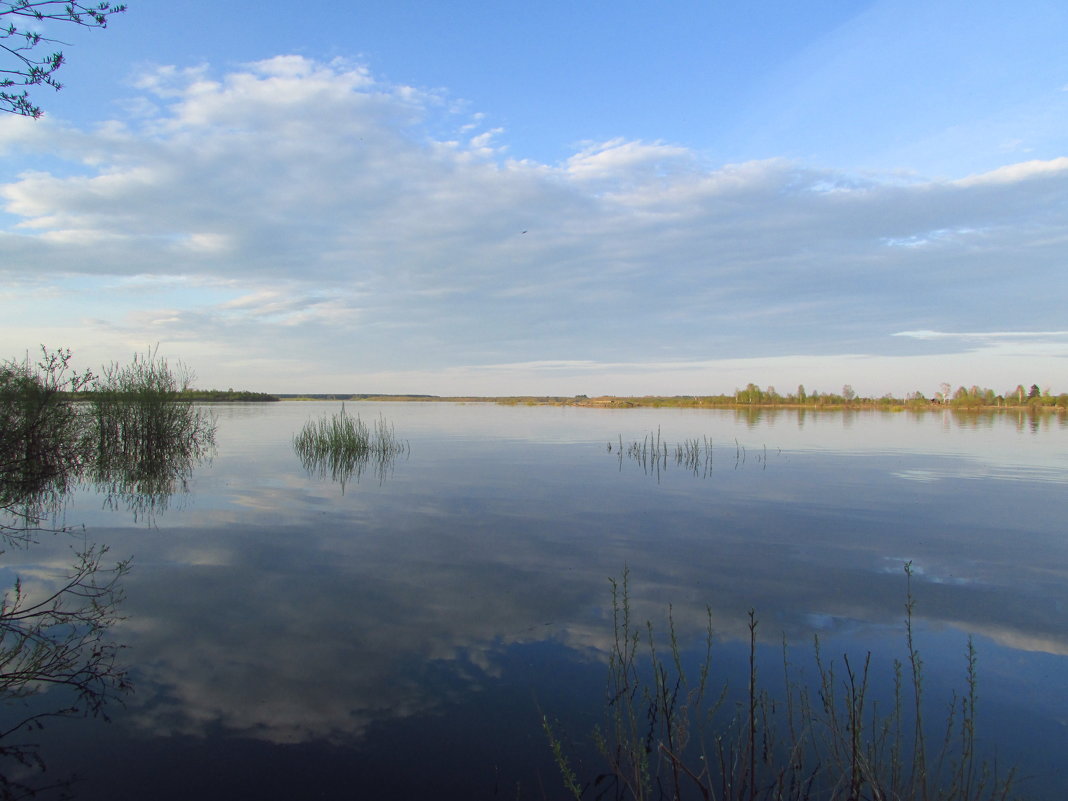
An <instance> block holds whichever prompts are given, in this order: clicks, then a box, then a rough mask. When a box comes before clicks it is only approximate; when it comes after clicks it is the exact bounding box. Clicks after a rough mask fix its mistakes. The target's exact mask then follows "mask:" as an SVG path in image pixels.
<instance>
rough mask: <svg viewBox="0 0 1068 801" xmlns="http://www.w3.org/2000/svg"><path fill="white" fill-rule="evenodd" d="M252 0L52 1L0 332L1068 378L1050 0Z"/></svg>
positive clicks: (375, 372)
mask: <svg viewBox="0 0 1068 801" xmlns="http://www.w3.org/2000/svg"><path fill="white" fill-rule="evenodd" d="M220 6H221V8H220ZM264 7H265V4H263V3H252V2H243V1H242V0H235V1H231V2H228V3H226V4H218V3H208V2H201V1H200V0H186V2H183V3H182V4H181V6H180V12H181V13H180V14H176V13H175V12H174V5H173V4H165V3H159V2H146V1H144V0H141V1H140V2H139V1H138V0H133V2H131V3H130V9H129V11H128V12H127V13H126V14H124V15H122V16H119V17H116V18H115V19H114V21H113V22H112V24H111V26H110V27H109V28H108V29H107V30H105V31H82V30H70V29H59V28H57V29H54V31H49V30H46V31H45V33H46V34H47V33H54V35H55V36H56V37H57V38H61V39H63V40H64V41H65V42H67V43H69V44H68V46H65V47H64V50H65V53H66V55H67V57H68V60H69V61H68V64H67V65H66V66H64V68H63V69H62V71H61V73H60V75H59V77H60V78H61V79H62V80H63V82H64V83H65V88H64V89H63V91H61V92H59V93H53V92H52V91H51V90H42V89H38V90H37V91H36V92H35V94H34V96H33V97H34V100H35V101H36V102H38V103H40V104H41V105H42V106H43V107H44V109H45V112H46V114H45V117H44V118H43V119H41V120H37V121H33V120H27V119H22V118H17V117H13V116H11V115H5V116H3V117H2V118H0V272H2V277H0V303H2V304H3V308H4V314H3V316H2V318H0V354H4V355H7V356H9V357H15V356H21V355H22V354H24V353H25V352H26V351H27V349H29V350H30V351H31V352H32V351H34V350H36V349H37V347H38V345H39V344H41V343H44V344H47V345H49V346H52V347H58V346H69V347H71V348H73V349H74V351H75V355H76V359H77V361H78V362H79V364H81V365H83V366H97V365H100V364H101V363H104V362H109V361H112V360H117V361H125V360H127V359H128V358H130V356H132V354H133V353H134V352H144V351H145V349H146V348H148V347H152V346H155V345H156V344H157V343H158V345H159V352H160V354H161V355H164V356H166V357H167V358H169V359H171V360H173V361H177V360H181V361H183V362H185V363H186V364H188V365H190V366H191V367H192V368H193V369H194V370H195V371H196V373H197V376H198V384H200V385H202V386H216V387H228V386H233V387H246V388H251V389H257V390H265V391H277V392H295V391H320V392H379V391H392V392H426V393H436V394H525V393H548V394H568V395H570V394H578V393H585V394H591V395H593V394H601V393H613V394H646V393H664V394H690V393H693V394H704V393H716V392H730V391H732V390H733V389H734V388H736V387H740V386H744V385H745V384H746V383H748V382H750V381H753V382H756V383H758V384H760V385H762V386H767V385H769V384H770V385H774V386H775V387H776V388H777V389H778V390H779V391H780V392H787V391H793V390H794V389H795V388H796V386H797V384H798V383H802V382H803V383H805V385H806V387H807V388H808V390H809V391H810V392H811V391H813V390H823V391H838V390H840V389H841V387H842V385H843V384H844V383H850V384H852V385H853V386H854V387H855V388H856V389H857V391H859V392H861V393H863V394H872V395H879V394H882V393H884V392H893V393H895V394H899V393H905V392H909V391H913V390H920V391H923V392H925V393H926V394H928V395H930V394H931V393H933V392H934V391H935V390H936V389H937V388H938V385H939V384H940V383H941V382H943V381H946V382H950V383H951V384H953V385H957V384H969V385H970V384H973V383H978V384H981V385H984V386H991V387H993V388H994V389H996V390H998V391H1004V390H1007V389H1010V388H1011V387H1014V386H1015V385H1016V384H1017V383H1025V384H1027V385H1029V384H1031V383H1033V382H1034V383H1039V384H1040V385H1042V386H1048V387H1052V388H1053V390H1054V391H1068V376H1066V375H1065V364H1066V362H1065V357H1066V356H1068V319H1066V318H1068V315H1066V313H1065V311H1064V308H1065V299H1066V297H1068V292H1066V290H1068V277H1066V273H1065V270H1064V262H1065V257H1066V254H1068V215H1066V212H1068V142H1066V139H1068V133H1066V132H1068V55H1066V49H1065V48H1064V46H1063V33H1064V31H1065V30H1068V7H1066V6H1065V5H1064V4H1063V3H1060V2H1057V3H1054V2H1023V3H1019V4H1015V5H1009V4H1004V3H993V2H978V3H976V2H970V3H964V2H955V1H952V0H951V1H950V2H943V3H929V2H845V0H833V1H832V0H816V1H815V2H806V3H795V2H762V3H761V2H752V3H742V2H718V3H711V2H689V1H683V2H676V3H672V4H662V5H659V6H656V5H650V4H647V3H643V4H639V3H634V2H611V3H609V2H581V3H574V2H572V3H562V2H544V3H539V4H535V5H531V4H520V3H508V2H504V3H502V2H499V1H498V2H457V3H454V4H450V5H446V4H442V3H430V2H420V3H416V2H390V3H377V2H375V3H360V4H352V5H351V6H346V7H344V8H343V9H342V10H340V11H339V10H338V5H337V4H336V3H326V2H308V3H304V4H301V6H300V8H299V13H296V12H294V11H293V10H290V9H288V8H286V7H283V6H282V5H281V4H277V7H278V10H277V11H275V12H273V13H265V12H264ZM267 8H268V9H269V8H270V4H267Z"/></svg>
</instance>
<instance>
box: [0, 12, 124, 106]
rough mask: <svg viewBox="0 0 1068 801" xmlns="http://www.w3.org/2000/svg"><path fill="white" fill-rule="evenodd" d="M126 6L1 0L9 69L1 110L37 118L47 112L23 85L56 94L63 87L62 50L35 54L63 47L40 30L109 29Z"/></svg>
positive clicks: (2, 42) (0, 45)
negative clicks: (58, 26) (48, 26)
mask: <svg viewBox="0 0 1068 801" xmlns="http://www.w3.org/2000/svg"><path fill="white" fill-rule="evenodd" d="M125 10H126V4H125V3H122V4H118V5H114V6H113V5H112V4H111V3H97V4H96V5H88V4H85V3H80V2H68V0H0V18H2V19H0V55H2V56H4V57H5V58H6V61H7V64H8V65H9V66H3V67H0V111H5V112H8V113H10V114H20V115H22V116H24V117H33V118H34V119H36V118H37V117H40V116H41V114H42V113H43V112H42V111H41V107H40V106H35V105H34V104H33V103H31V102H30V93H29V90H28V89H23V90H22V91H21V92H20V91H19V89H18V87H23V86H42V85H44V86H51V87H52V88H53V89H55V90H56V91H59V90H60V89H62V88H63V84H61V83H59V81H57V80H56V78H55V77H54V76H55V73H56V71H57V70H59V68H60V67H62V66H63V64H64V61H65V60H66V59H65V58H64V56H63V52H62V51H61V50H56V51H54V52H52V53H49V54H48V55H41V54H40V53H35V52H34V51H35V50H36V49H37V48H38V47H39V46H40V45H54V44H62V42H60V41H59V40H58V39H53V38H51V37H48V36H45V35H44V34H42V33H41V32H40V30H38V29H39V27H40V25H41V24H42V23H46V22H63V23H70V24H72V25H80V26H82V27H83V28H106V27H107V26H108V17H110V16H111V15H112V14H121V13H122V12H123V11H125Z"/></svg>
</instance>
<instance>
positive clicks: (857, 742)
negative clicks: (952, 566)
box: [544, 563, 1013, 801]
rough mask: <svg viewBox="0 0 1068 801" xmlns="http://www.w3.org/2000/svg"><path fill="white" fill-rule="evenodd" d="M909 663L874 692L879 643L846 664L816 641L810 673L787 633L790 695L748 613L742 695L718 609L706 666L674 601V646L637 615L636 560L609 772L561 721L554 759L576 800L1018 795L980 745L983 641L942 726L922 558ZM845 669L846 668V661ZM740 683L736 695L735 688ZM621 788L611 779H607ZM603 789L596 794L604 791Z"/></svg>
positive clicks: (939, 799) (618, 629)
mask: <svg viewBox="0 0 1068 801" xmlns="http://www.w3.org/2000/svg"><path fill="white" fill-rule="evenodd" d="M905 574H906V584H907V590H906V603H905V648H906V657H905V661H904V662H900V661H895V663H894V664H893V666H892V672H891V674H890V678H889V681H890V683H891V684H892V698H893V700H892V703H891V708H890V709H889V710H883V709H880V708H879V706H878V704H877V703H876V702H874V701H873V700H872V699H871V695H872V694H873V684H872V683H873V681H874V678H873V677H874V676H875V669H874V668H873V666H872V664H871V653H870V652H869V653H868V654H867V655H866V656H865V658H864V659H863V660H862V662H861V663H860V664H855V663H854V661H853V660H851V659H850V657H849V655H848V654H846V655H844V656H843V657H842V667H841V668H839V667H837V666H836V665H835V664H834V663H833V662H829V661H827V660H826V659H825V657H824V656H823V654H822V651H821V648H820V641H819V639H818V637H817V638H816V639H815V641H814V648H813V652H814V664H815V668H816V673H815V682H814V685H811V686H810V685H809V684H807V683H805V682H804V681H802V680H801V678H800V677H799V674H798V673H797V671H796V669H795V668H794V666H793V665H792V663H791V662H790V655H789V651H788V648H787V645H786V643H785V641H784V643H783V656H782V666H781V669H782V674H781V675H782V676H783V677H784V679H785V685H784V686H785V690H784V691H783V696H782V697H779V698H776V697H774V696H773V694H772V693H771V691H769V690H768V689H766V687H765V686H764V685H762V683H761V680H760V675H761V674H760V670H759V665H758V659H757V629H758V625H759V624H758V621H757V618H756V615H755V613H754V612H752V611H750V613H749V619H748V632H749V643H748V644H749V648H748V665H747V666H748V671H747V676H746V679H745V682H744V690H743V691H742V692H741V694H740V697H739V695H738V693H737V692H736V691H733V690H732V688H731V687H730V686H729V684H728V683H727V681H726V680H724V681H723V683H722V684H721V685H718V686H719V689H718V690H717V689H716V686H717V685H716V684H715V683H714V681H713V676H712V650H713V631H712V624H711V621H712V612H711V610H708V612H707V624H706V632H705V639H704V647H703V658H702V660H701V662H700V664H699V665H698V667H697V669H696V671H694V672H693V674H692V677H691V676H688V675H687V673H686V671H685V670H684V665H683V661H684V660H683V656H682V652H681V650H680V647H679V643H678V637H677V634H676V630H675V624H674V620H673V617H672V613H671V609H670V607H669V610H668V625H667V642H666V650H665V653H666V656H662V655H661V653H660V650H659V646H658V642H660V639H659V638H658V637H657V636H656V635H655V633H654V630H653V626H652V624H651V623H646V624H645V626H644V627H643V626H640V625H636V624H635V621H634V618H633V612H632V610H631V604H630V595H629V591H628V578H629V572H628V571H626V570H625V571H624V573H623V580H622V582H621V583H617V582H616V581H615V580H611V585H612V621H613V630H614V637H613V641H612V647H611V652H610V654H609V665H608V685H607V695H606V704H605V714H604V722H603V724H602V725H601V726H600V727H598V729H597V730H596V732H595V733H594V742H595V744H596V746H597V748H598V751H599V752H600V754H601V756H602V757H603V759H604V760H605V762H606V764H607V768H608V770H607V772H606V773H604V774H601V775H600V776H597V777H596V778H595V779H593V780H592V781H591V782H589V783H588V784H586V785H582V784H580V782H579V780H578V778H577V776H576V774H575V773H574V771H573V770H572V768H571V767H570V764H569V762H568V760H567V758H566V754H565V752H564V749H563V746H562V743H561V741H560V739H559V738H558V737H557V736H556V735H555V733H554V732H553V731H552V730H551V729H550V728H549V726H548V724H547V723H546V724H545V725H544V728H545V730H546V732H547V734H548V736H549V742H550V746H551V748H552V749H553V754H554V758H555V759H556V762H557V764H558V766H560V768H561V770H562V773H563V776H564V782H565V785H566V786H567V788H568V791H569V793H570V794H571V795H572V796H573V797H575V798H579V799H580V798H582V797H583V796H584V795H585V794H586V793H587V792H591V791H594V788H597V789H596V793H598V795H597V797H604V794H606V793H608V792H609V791H610V790H611V789H612V788H613V786H614V790H615V797H616V798H630V799H636V800H637V799H640V800H642V801H644V799H651V798H671V799H678V800H680V801H681V799H688V798H695V799H697V798H700V799H706V800H707V799H715V801H839V800H841V801H889V799H894V801H921V799H922V801H998V799H1005V798H1007V797H1009V794H1010V791H1011V787H1012V782H1013V774H1012V772H1011V771H1010V772H1009V774H1008V775H1006V776H1004V777H999V776H998V774H997V771H996V770H995V769H994V768H992V767H991V765H990V764H989V763H987V762H985V761H983V760H982V759H981V758H980V757H979V755H978V754H977V749H976V704H977V700H978V697H977V691H976V686H977V676H976V653H975V649H974V647H973V645H972V644H971V642H969V644H968V648H967V653H966V663H965V664H966V666H965V680H966V682H967V689H966V690H965V691H964V692H963V693H961V694H959V695H958V694H954V695H953V697H952V698H951V700H950V701H949V702H948V704H947V705H946V708H947V710H948V713H947V717H946V718H945V725H944V729H943V730H942V733H941V736H940V737H936V738H931V737H929V735H930V734H931V731H930V730H929V729H928V727H927V722H926V721H925V719H924V711H925V709H926V707H927V702H926V700H925V696H924V688H923V661H922V659H921V658H920V654H919V651H918V649H917V646H916V642H915V637H914V631H913V611H914V600H913V596H912V590H911V578H912V570H911V563H908V564H906V565H905ZM840 671H841V672H840ZM732 692H734V694H733V695H732ZM605 788H607V789H605ZM591 794H592V792H591Z"/></svg>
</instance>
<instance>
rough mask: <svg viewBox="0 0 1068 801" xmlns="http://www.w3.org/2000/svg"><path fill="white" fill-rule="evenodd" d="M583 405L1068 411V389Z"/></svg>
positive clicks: (583, 401) (739, 394)
mask: <svg viewBox="0 0 1068 801" xmlns="http://www.w3.org/2000/svg"><path fill="white" fill-rule="evenodd" d="M572 402H573V403H575V404H576V405H580V406H605V407H610V408H611V407H627V406H678V407H725V408H739V407H743V408H744V407H754V406H763V407H787V408H790V407H792V408H806V409H811V408H816V409H836V408H837V409H884V410H886V409H889V410H895V409H915V410H927V409H947V408H948V409H958V410H962V411H963V410H977V409H1021V408H1025V409H1033V410H1040V409H1048V410H1051V411H1060V412H1064V411H1066V410H1068V393H1061V394H1058V395H1054V394H1053V392H1052V391H1051V390H1050V389H1048V388H1047V389H1044V390H1043V389H1041V388H1040V387H1039V386H1038V385H1037V384H1032V385H1031V386H1030V387H1029V388H1028V387H1024V386H1023V385H1017V386H1016V387H1015V388H1014V389H1012V390H1010V391H1008V392H1004V393H997V392H995V391H994V390H992V389H988V388H985V387H979V386H971V387H963V386H959V387H957V388H956V389H955V390H954V389H953V388H952V386H951V385H949V384H942V385H941V387H940V388H939V389H938V390H937V391H936V392H934V393H932V394H931V396H930V397H928V396H926V395H924V393H923V392H919V391H917V392H910V393H908V394H907V395H905V396H904V397H897V396H894V395H892V394H889V393H888V394H886V395H881V396H879V397H874V398H871V397H863V396H861V395H858V394H857V393H856V392H854V391H853V388H852V387H851V386H850V385H849V384H846V385H845V386H844V387H842V391H841V392H817V391H814V392H806V391H805V387H804V386H803V385H802V386H799V387H798V388H797V392H794V393H789V394H786V395H782V394H779V393H778V392H776V391H775V388H774V387H770V386H769V387H768V388H767V389H761V388H760V387H759V386H757V385H756V384H748V385H747V386H746V387H745V389H737V390H735V391H734V392H733V393H731V394H729V395H727V394H721V395H675V396H642V397H634V398H626V397H615V396H603V397H597V398H587V397H586V396H584V395H582V396H578V397H577V398H575V399H573V400H572Z"/></svg>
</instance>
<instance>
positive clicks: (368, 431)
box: [293, 404, 408, 489]
mask: <svg viewBox="0 0 1068 801" xmlns="http://www.w3.org/2000/svg"><path fill="white" fill-rule="evenodd" d="M293 450H294V451H296V453H297V456H299V457H300V460H301V463H302V464H303V465H304V469H305V470H307V471H308V472H310V473H317V474H319V475H320V476H327V475H329V476H330V477H331V478H332V479H333V480H334V481H336V482H338V483H339V484H341V486H342V489H344V486H345V484H346V483H347V482H348V481H350V480H351V479H352V478H356V480H357V481H359V478H360V476H361V475H362V474H363V471H364V469H365V468H366V467H367V466H368V465H373V467H374V469H375V472H376V474H377V476H378V478H379V480H380V481H381V480H382V479H383V478H384V477H385V475H386V473H387V472H388V471H389V469H390V468H391V467H392V465H393V462H394V460H395V459H396V458H397V457H398V456H400V455H401V454H403V453H406V452H407V451H408V443H406V442H402V441H401V440H398V439H397V436H396V434H395V433H394V431H393V426H391V425H389V424H388V423H386V421H385V420H383V419H382V418H379V419H378V420H376V421H375V423H374V427H373V428H368V426H367V424H366V423H364V422H363V420H361V419H360V416H359V415H356V416H355V417H352V416H351V415H349V414H347V413H346V412H345V404H341V410H340V411H339V412H337V413H336V414H333V415H327V416H324V417H322V418H320V419H318V420H310V421H308V422H307V423H305V425H304V428H303V429H301V431H300V433H299V434H296V435H295V436H294V437H293Z"/></svg>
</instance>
